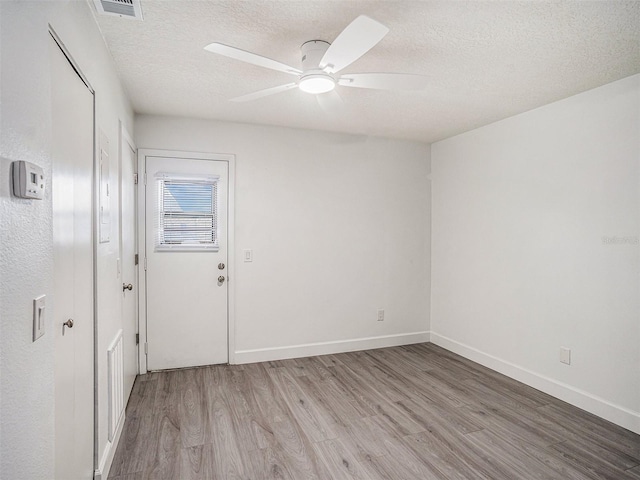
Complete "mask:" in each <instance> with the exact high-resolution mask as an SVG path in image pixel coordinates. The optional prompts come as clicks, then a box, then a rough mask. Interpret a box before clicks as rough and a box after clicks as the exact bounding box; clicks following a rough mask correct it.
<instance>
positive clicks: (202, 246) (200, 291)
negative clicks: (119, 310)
mask: <svg viewBox="0 0 640 480" xmlns="http://www.w3.org/2000/svg"><path fill="white" fill-rule="evenodd" d="M228 174H229V165H228V162H227V161H217V160H208V159H198V158H170V157H158V156H146V161H145V179H146V193H145V196H146V199H145V200H146V202H145V203H146V212H145V237H146V238H145V248H146V262H147V269H146V286H147V309H146V312H147V369H148V370H162V369H169V368H183V367H193V366H198V365H211V364H218V363H227V362H228V340H227V337H228V320H227V316H228V312H227V290H228V289H227V283H228V282H227V271H228V265H227V235H228V232H227V217H228V213H227V209H228Z"/></svg>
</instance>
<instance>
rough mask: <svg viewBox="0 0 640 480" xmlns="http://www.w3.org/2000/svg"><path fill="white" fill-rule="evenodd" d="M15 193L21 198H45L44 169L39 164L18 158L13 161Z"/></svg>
mask: <svg viewBox="0 0 640 480" xmlns="http://www.w3.org/2000/svg"><path fill="white" fill-rule="evenodd" d="M11 165H12V167H13V194H14V195H15V196H16V197H20V198H32V199H35V200H42V199H43V198H44V171H43V170H42V168H40V167H39V166H37V165H35V164H33V163H30V162H25V161H24V160H18V161H16V162H13V163H12V164H11Z"/></svg>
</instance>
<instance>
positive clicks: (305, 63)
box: [298, 40, 336, 94]
mask: <svg viewBox="0 0 640 480" xmlns="http://www.w3.org/2000/svg"><path fill="white" fill-rule="evenodd" d="M328 48H329V43H327V42H324V41H322V40H311V41H309V42H305V43H303V44H302V47H300V49H301V50H302V72H303V73H302V75H301V76H300V80H299V81H298V87H299V88H300V90H302V91H303V92H307V93H313V94H318V93H325V92H329V91H331V90H333V89H334V87H335V86H336V80H335V78H334V77H333V76H332V75H330V74H329V73H327V72H325V71H324V70H322V69H320V67H319V64H320V61H321V60H322V57H323V56H324V54H325V52H326V51H327V49H328Z"/></svg>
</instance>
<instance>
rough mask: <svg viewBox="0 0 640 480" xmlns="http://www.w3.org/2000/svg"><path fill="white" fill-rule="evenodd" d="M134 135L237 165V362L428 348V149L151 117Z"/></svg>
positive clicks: (139, 121) (142, 119)
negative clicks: (248, 259)
mask: <svg viewBox="0 0 640 480" xmlns="http://www.w3.org/2000/svg"><path fill="white" fill-rule="evenodd" d="M135 131H136V137H135V140H136V142H137V145H138V148H154V149H169V150H184V151H196V152H212V153H232V154H235V155H236V162H237V163H236V165H237V166H236V195H235V202H236V203H235V205H236V231H235V234H236V237H235V247H236V252H237V253H238V255H237V258H236V262H235V269H236V273H235V285H236V298H235V305H236V361H237V362H239V363H241V362H246V361H257V360H264V359H268V358H283V357H286V356H298V355H305V354H307V353H321V352H327V351H339V350H348V349H354V348H367V347H368V346H371V345H378V344H390V343H394V342H410V341H425V340H427V339H428V336H427V334H426V333H425V332H426V331H428V330H429V295H428V292H429V289H430V286H429V268H430V267H429V243H430V220H429V216H430V205H429V202H430V200H429V198H430V185H429V183H430V181H429V178H428V175H429V171H430V170H429V146H428V145H426V144H421V143H416V142H407V141H397V140H388V139H382V138H367V137H356V136H347V135H337V134H329V133H319V132H312V131H305V130H296V129H287V128H280V127H260V126H250V125H242V124H232V123H221V122H213V121H204V120H193V119H191V120H190V119H183V118H171V117H156V116H137V117H136V126H135ZM243 249H252V250H253V255H254V258H253V262H252V263H243V262H242V259H241V252H242V250H243ZM378 308H383V309H385V315H386V319H385V321H384V322H377V320H376V319H377V309H378ZM396 336H398V337H396ZM369 337H384V338H382V339H379V340H376V341H372V340H363V339H367V338H369ZM351 340H353V342H346V343H336V342H344V341H351ZM323 342H328V344H326V345H309V344H317V343H323Z"/></svg>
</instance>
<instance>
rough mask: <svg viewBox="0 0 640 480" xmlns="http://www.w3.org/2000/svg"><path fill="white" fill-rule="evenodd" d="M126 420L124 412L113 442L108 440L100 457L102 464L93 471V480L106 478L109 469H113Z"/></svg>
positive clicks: (104, 479)
mask: <svg viewBox="0 0 640 480" xmlns="http://www.w3.org/2000/svg"><path fill="white" fill-rule="evenodd" d="M125 420H126V416H125V414H124V412H123V413H122V418H120V422H118V428H117V429H116V432H115V435H114V436H113V442H107V445H106V446H105V447H104V451H103V452H102V456H101V457H100V464H99V465H98V468H97V469H96V471H95V472H93V480H106V479H107V477H108V476H109V470H111V463H112V462H113V456H114V455H115V454H116V449H117V448H118V442H119V441H120V435H122V430H123V428H124V422H125Z"/></svg>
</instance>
